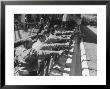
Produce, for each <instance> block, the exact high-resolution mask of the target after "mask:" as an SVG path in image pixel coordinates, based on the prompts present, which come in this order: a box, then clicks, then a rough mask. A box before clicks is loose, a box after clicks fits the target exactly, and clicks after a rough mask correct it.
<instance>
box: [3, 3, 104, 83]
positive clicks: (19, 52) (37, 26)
mask: <svg viewBox="0 0 110 89" xmlns="http://www.w3.org/2000/svg"><path fill="white" fill-rule="evenodd" d="M33 4H34V3H33ZM33 4H29V3H26V4H25V5H24V4H22V3H21V5H6V7H5V33H4V34H5V35H4V36H5V38H4V39H5V40H4V41H5V77H6V78H5V83H6V85H86V84H87V85H89V84H90V85H97V84H105V83H106V82H105V81H106V50H105V49H106V5H91V4H90V5H89V3H88V4H87V5H79V4H78V5H75V4H74V3H72V4H73V5H70V4H69V3H67V4H66V2H65V3H64V4H60V3H58V4H57V2H56V4H54V3H52V2H51V3H49V4H48V3H43V2H42V3H40V2H38V3H35V4H34V5H33ZM51 4H52V5H51ZM3 29H4V28H3ZM3 31H4V30H3ZM2 35H3V34H2ZM2 65H3V64H2ZM10 80H11V81H10Z"/></svg>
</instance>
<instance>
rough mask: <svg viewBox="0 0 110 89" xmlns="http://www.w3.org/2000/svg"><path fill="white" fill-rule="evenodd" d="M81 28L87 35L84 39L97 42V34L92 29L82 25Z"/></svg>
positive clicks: (88, 41)
mask: <svg viewBox="0 0 110 89" xmlns="http://www.w3.org/2000/svg"><path fill="white" fill-rule="evenodd" d="M81 30H82V32H83V33H84V35H85V37H84V39H83V41H84V42H87V43H94V44H97V34H96V33H94V32H93V31H91V29H89V28H88V27H86V26H81Z"/></svg>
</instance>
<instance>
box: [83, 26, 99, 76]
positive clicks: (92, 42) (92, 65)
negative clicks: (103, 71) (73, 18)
mask: <svg viewBox="0 0 110 89" xmlns="http://www.w3.org/2000/svg"><path fill="white" fill-rule="evenodd" d="M82 28H83V30H84V34H85V35H86V37H85V38H84V47H85V51H86V56H87V60H89V61H88V62H87V63H88V67H89V73H90V76H96V75H97V30H96V28H94V27H90V26H87V27H82Z"/></svg>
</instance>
